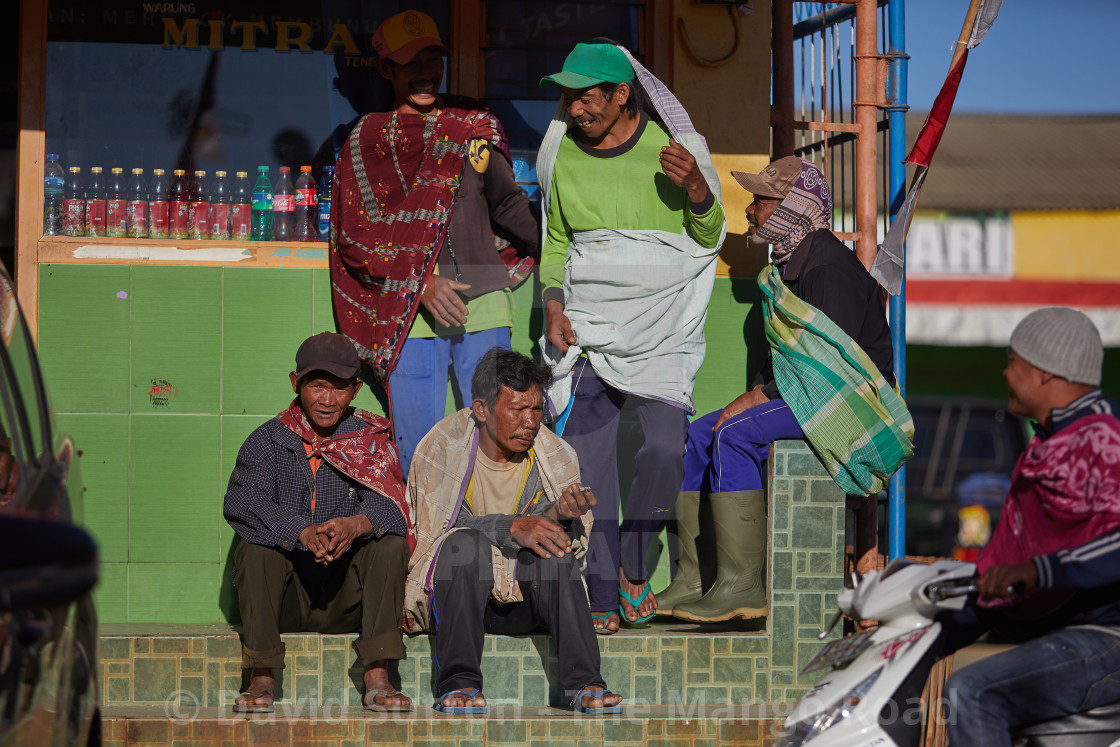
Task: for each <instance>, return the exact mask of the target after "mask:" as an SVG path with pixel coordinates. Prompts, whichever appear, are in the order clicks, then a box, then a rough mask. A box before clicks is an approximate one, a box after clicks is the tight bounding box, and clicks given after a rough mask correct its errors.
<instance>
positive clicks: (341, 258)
mask: <svg viewBox="0 0 1120 747" xmlns="http://www.w3.org/2000/svg"><path fill="white" fill-rule="evenodd" d="M444 103H445V106H444V108H443V109H442V110H440V111H439V112H438V113H436V114H431V115H405V116H400V115H398V114H397V112H395V111H392V112H375V113H373V114H368V115H366V116H365V117H363V118H362V119H361V120H359V122H358V124H357V125H356V126H355V127H354V130H353V131H352V132H351V133H350V138H349V140H348V141H347V144H346V145H345V146H344V147H343V149H342V151H341V153H340V154H339V157H338V164H337V165H336V167H335V175H334V194H335V199H334V202H333V203H332V206H331V239H330V266H331V289H332V296H333V299H334V309H335V318H336V319H337V321H338V327H339V331H340V332H342V333H343V334H344V335H346V336H347V337H349V338H350V339H351V340H352V341H353V342H354V344H355V347H356V348H357V350H358V355H359V356H360V357H361V359H362V361H363V362H364V363H366V364H367V365H369V366H370V367H371V368H372V369H373V372H374V373H375V374H376V375H377V377H378V378H380V379H381V380H382V381H386V380H387V379H388V377H389V374H390V373H392V371H393V368H394V367H395V366H396V362H397V357H398V356H399V355H400V350H401V347H402V346H403V345H404V341H405V338H407V337H408V330H409V329H410V328H411V326H412V320H413V319H414V318H415V316H416V312H417V310H418V309H419V305H420V294H421V292H422V290H423V288H424V285H425V284H426V283H427V281H428V278H429V276H430V275H431V273H432V271H433V270H434V269H435V266H436V257H437V255H438V253H439V249H440V247H441V246H442V245H443V241H444V236H445V233H446V231H447V225H448V221H449V220H450V218H451V212H452V209H453V206H454V204H455V194H456V191H457V190H458V187H459V182H460V178H461V176H462V173H463V162H464V159H465V158H466V156H467V153H468V150H469V148H470V142H471V140H472V139H475V138H480V139H482V140H485V141H486V142H488V143H490V144H491V146H493V147H495V148H497V149H498V150H499V151H500V152H501V153H502V154H503V155H504V156H505V157H506V158H508V157H509V149H508V145H507V143H506V137H505V133H504V132H503V131H502V129H501V124H500V123H499V122H498V119H497V117H495V116H494V115H493V114H491V113H490V111H489V110H487V109H484V108H482V107H481V105H480V104H479V103H478V102H476V101H473V100H471V99H464V98H460V97H448V98H447V99H446V100H445V102H444ZM495 242H496V243H495V249H496V250H500V249H501V248H502V247H503V246H504V244H501V243H498V240H497V239H495ZM501 254H502V259H503V261H504V262H505V263H506V265H507V266H508V267H509V269H510V284H511V285H516V284H517V283H519V282H520V281H521V280H523V279H524V278H525V276H526V275H527V274H528V273H529V271H530V269H531V267H532V263H533V261H532V260H531V259H527V260H523V259H519V258H518V257H517V253H516V250H514V249H513V248H511V247H507V248H505V250H504V251H502V252H501Z"/></svg>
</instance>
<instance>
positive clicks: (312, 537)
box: [299, 524, 328, 563]
mask: <svg viewBox="0 0 1120 747" xmlns="http://www.w3.org/2000/svg"><path fill="white" fill-rule="evenodd" d="M321 528H322V527H321V525H319V524H308V525H307V527H306V528H305V529H304V530H303V531H302V532H300V533H299V543H300V544H301V545H303V546H304V547H306V548H307V549H308V550H310V551H311V554H312V555H314V556H315V562H316V563H326V562H328V561H327V560H326V557H327V553H328V543H327V537H326V535H324V534H320V532H319V530H320V529H321Z"/></svg>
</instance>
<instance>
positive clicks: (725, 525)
mask: <svg viewBox="0 0 1120 747" xmlns="http://www.w3.org/2000/svg"><path fill="white" fill-rule="evenodd" d="M732 175H733V176H734V177H735V180H736V181H737V182H738V183H739V184H740V185H741V186H742V187H743V188H744V189H746V190H748V191H749V192H751V193H752V194H753V195H754V200H753V201H752V202H751V203H750V205H749V206H748V207H747V211H746V212H747V222H748V223H749V228H748V229H747V234H748V236H750V237H751V240H752V241H761V242H766V243H768V244H770V245H771V247H772V249H771V255H770V259H771V265H772V266H771V268H769V272H772V273H776V280H775V282H778V284H779V285H781V286H783V291H785V292H787V293H788V297H793V298H794V299H795V300H797V301H798V303H801V305H806V304H807V305H808V306H809V307H812V309H813V310H815V311H816V312H817V313H819V314H823V315H824V317H827V319H825V320H822V319H820V317H818V320H817V321H818V323H819V324H823V323H824V322H826V321H830V322H831V324H832V325H834V326H835V327H838V328H839V329H838V330H836V331H835V334H834V338H835V339H834V340H833V342H834V343H836V344H837V345H840V344H842V343H841V338H850V340H852V341H854V343H855V345H856V346H857V347H858V348H861V349H862V350H863V351H864V352H865V353H866V355H867V356H869V357H870V362H871V364H872V365H870V366H868V368H871V369H872V371H871V372H864V373H866V374H867V375H872V374H873V375H874V376H879V375H880V374H881V378H880V379H879V381H880V382H883V384H882V388H883V389H886V388H889V387H893V386H894V381H895V379H894V373H893V352H892V347H891V338H890V329H889V327H888V326H887V319H886V314H885V312H884V309H883V305H882V303H881V302H880V300H879V288H878V284H877V283H876V282H875V280H874V279H872V277H871V275H870V274H868V272H867V270H866V269H865V268H864V267H863V265H862V264H860V262H859V260H858V259H857V258H856V256H855V254H854V253H853V252H852V251H851V250H850V249H848V248H847V247H846V246H845V245H844V244H843V243H841V242H840V240H839V239H837V238H836V237H835V236H834V235H833V234H832V232H831V230H830V222H831V217H832V195H831V192H830V190H829V186H828V182H827V181H826V180H825V178H824V175H823V174H822V173H821V172H820V170H819V169H817V167H816V166H815V165H814V164H813V163H812V162H810V161H805V160H803V159H801V158H797V157H794V156H789V157H786V158H781V159H778V160H777V161H775V162H773V163H771V164H770V165H769V166H767V167H766V168H765V169H763V170H762V172H761V173H759V174H744V173H741V172H732ZM764 276H769V275H768V270H764V271H763V274H762V275H760V276H759V284H760V286H762V285H763V277H764ZM766 292H767V289H766V287H763V293H764V296H765V295H766ZM769 308H770V307H767V313H768V315H769ZM767 324H768V325H769V324H771V320H770V318H769V316H768V318H767ZM767 336H768V339H773V335H771V334H769V332H768V335H767ZM775 355H776V354H775ZM809 357H811V356H806V355H802V357H801V360H802V361H805V360H806V359H807V358H809ZM773 361H774V357H771V358H770V359H768V360H767V362H766V364H765V365H764V366H763V369H762V370H761V371H760V372H759V374H758V376H757V377H756V378H755V382H754V386H753V387H752V388H751V389H750V391H747V392H745V393H743V394H741V395H740V396H738V397H736V398H735V399H734V400H733V401H732V402H731V403H730V404H728V405H727V406H726V407H725V408H723V409H722V410H717V411H715V412H712V413H709V414H707V415H705V416H704V417H701V418H697V419H696V420H694V421H693V422H692V424H691V425H690V426H689V429H688V446H687V450H686V453H685V477H684V481H683V483H682V488H681V490H682V493H681V496H680V498H679V499H678V505H677V513H678V517H680V520H681V521H682V522H683V525H684V526H685V527H689V526H691V527H695V526H696V515H697V512H698V511H699V501H700V499H701V496H707V498H708V500H710V502H711V508H712V515H713V517H714V525H715V530H716V545H717V553H716V554H717V576H716V580H715V582H714V584H713V585H712V587H711V588H710V589H709V590H708V591H707V592H706V593H703V594H702V593H701V584H700V572H699V567H698V563H697V560H696V557H697V555H696V548H695V537H696V535H695V532H694V531H692V532H688V531H685V532H682V533H681V534H682V535H683V536H681V542H682V550H681V562H680V564H679V567H678V570H677V573H675V574H674V583H673V585H671V586H670V587H669V589H667V590H666V592H663V593H662V594H661V595H660V596H661V598H662V599H666V600H669V601H671V602H672V608H671V610H670V609H669V604H665V605H664V607H663V608H662V609H663V611H664V612H666V613H669V614H672V615H673V616H674V617H678V618H682V619H685V620H690V621H696V622H713V621H722V620H729V619H749V618H755V617H763V616H765V615H766V614H767V612H768V600H767V595H766V588H765V584H764V581H763V573H762V571H763V567H764V558H765V552H766V495H765V493H764V490H763V488H764V479H765V478H764V476H765V474H766V473H765V461H766V459H767V457H768V455H769V447H770V444H771V443H772V442H773V441H776V440H779V439H784V438H789V439H799V438H803V437H807V435H808V434H807V433H805V431H804V430H803V425H804V422H805V420H806V418H804V414H803V413H802V412H798V411H797V410H795V409H794V408H793V407H792V404H793V403H791V402H787V401H786V400H787V399H789V397H790V396H792V395H793V394H794V393H795V390H796V389H797V387H796V386H792V385H791V386H788V387H784V388H783V386H784V385H783V382H782V380H781V377H780V376H776V375H775V366H774V363H773ZM783 363H786V361H784V360H783ZM812 365H818V366H820V367H821V368H822V369H828V368H829V366H832V365H834V364H833V362H831V361H826V360H819V361H815V362H814V363H813V364H812ZM875 369H877V370H875ZM787 370H789V367H788V366H787V367H786V368H785V369H784V370H783V371H781V372H779V373H784V372H785V371H787ZM786 381H787V382H788V381H790V379H789V378H787V379H786ZM875 385H876V383H875V382H870V383H869V384H868V386H875ZM787 392H788V393H787ZM783 394H785V395H786V396H785V397H783ZM893 394H894V393H893V391H892V392H890V395H893ZM884 396H889V395H884ZM894 396H895V397H896V398H897V395H894ZM824 405H825V402H823V401H821V402H817V403H816V404H815V405H814V404H813V403H812V402H810V403H808V406H809V407H810V408H812V407H814V406H819V407H822V408H823V407H824ZM911 433H912V431H911ZM810 443H811V444H813V445H814V446H815V445H816V444H815V443H814V442H813V441H812V439H810Z"/></svg>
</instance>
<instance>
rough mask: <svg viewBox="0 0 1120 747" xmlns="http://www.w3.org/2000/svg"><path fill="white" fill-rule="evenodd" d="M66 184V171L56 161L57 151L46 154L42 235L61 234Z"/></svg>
mask: <svg viewBox="0 0 1120 747" xmlns="http://www.w3.org/2000/svg"><path fill="white" fill-rule="evenodd" d="M65 186H66V172H64V171H63V170H62V166H61V165H60V164H59V162H58V154H57V153H48V154H47V164H46V166H44V167H43V235H44V236H61V235H62V212H63V202H64V199H65V198H63V196H62V192H63V189H64V187H65Z"/></svg>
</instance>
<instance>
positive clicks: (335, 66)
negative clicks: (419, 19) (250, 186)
mask: <svg viewBox="0 0 1120 747" xmlns="http://www.w3.org/2000/svg"><path fill="white" fill-rule="evenodd" d="M449 6H450V3H449V2H448V0H431V1H430V2H415V1H407V2H401V1H397V2H393V1H388V2H386V1H379V2H377V3H368V2H358V1H357V0H353V1H350V2H346V1H341V2H330V1H327V2H321V3H308V2H298V3H297V2H292V1H291V0H272V1H271V2H268V3H261V2H252V1H250V0H223V2H221V3H220V4H219V3H216V2H206V1H202V2H146V1H145V2H138V1H136V0H131V1H129V0H57V1H52V2H51V3H50V5H49V7H48V21H47V76H46V151H47V153H57V154H59V156H60V160H61V163H62V166H63V168H64V169H68V168H69V167H70V166H78V167H80V168H81V170H82V175H83V176H84V177H86V178H88V176H89V173H90V169H91V167H95V166H97V167H101V168H102V169H103V173H104V175H105V176H106V177H108V176H109V175H110V173H111V169H112V168H113V167H119V168H122V169H123V171H124V174H125V175H126V177H127V176H128V175H129V174H130V172H131V169H133V168H142V169H144V174H145V176H147V177H149V178H150V175H151V174H152V170H153V169H156V168H160V169H165V170H166V172H167V174H168V175H170V174H171V172H172V170H173V169H176V168H181V169H184V170H185V171H186V172H187V173H188V174H190V173H192V172H193V171H194V170H195V169H203V170H206V171H207V173H208V174H210V175H211V176H212V175H213V173H214V172H215V171H217V170H224V171H226V172H227V173H228V175H229V178H231V179H232V178H233V176H234V174H235V172H236V171H246V172H248V173H249V174H250V175H251V177H255V176H256V172H257V167H258V166H260V165H267V166H269V167H270V173H271V174H272V175H276V174H277V172H278V168H279V167H280V166H288V167H290V168H291V169H292V172H293V174H294V175H298V173H299V167H300V166H302V165H305V164H312V163H314V164H315V166H316V169H315V176H316V178H318V176H319V167H321V166H322V165H323V164H325V163H333V162H334V155H333V153H331V148H330V142H331V135H332V132H334V131H335V130H336V128H344V129H343V132H345V131H348V125H349V124H350V123H352V122H353V121H354V120H355V119H356V118H357V117H358V115H359V114H361V113H365V112H367V111H371V110H374V109H378V108H382V109H383V108H386V107H387V106H388V105H389V103H390V102H391V99H392V89H391V87H389V86H388V84H387V82H386V81H384V80H383V79H382V78H381V76H380V75H379V74H378V73H377V71H376V69H375V68H374V67H373V61H374V56H373V53H372V45H371V36H372V33H373V31H374V30H375V29H376V28H377V26H378V24H380V23H381V21H382V20H384V19H385V18H387V17H388V16H390V15H392V14H394V13H397V12H399V11H400V10H402V9H404V8H405V7H407V8H412V9H416V10H422V11H424V12H426V13H428V14H429V15H431V16H432V17H433V18H434V19H435V20H436V23H437V25H438V26H439V28H440V31H441V35H442V36H443V38H444V39H445V41H446V40H448V39H449V38H450V31H451V30H450V7H449ZM445 80H446V76H445ZM445 85H446V84H445ZM294 178H295V177H294V176H293V179H294Z"/></svg>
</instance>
